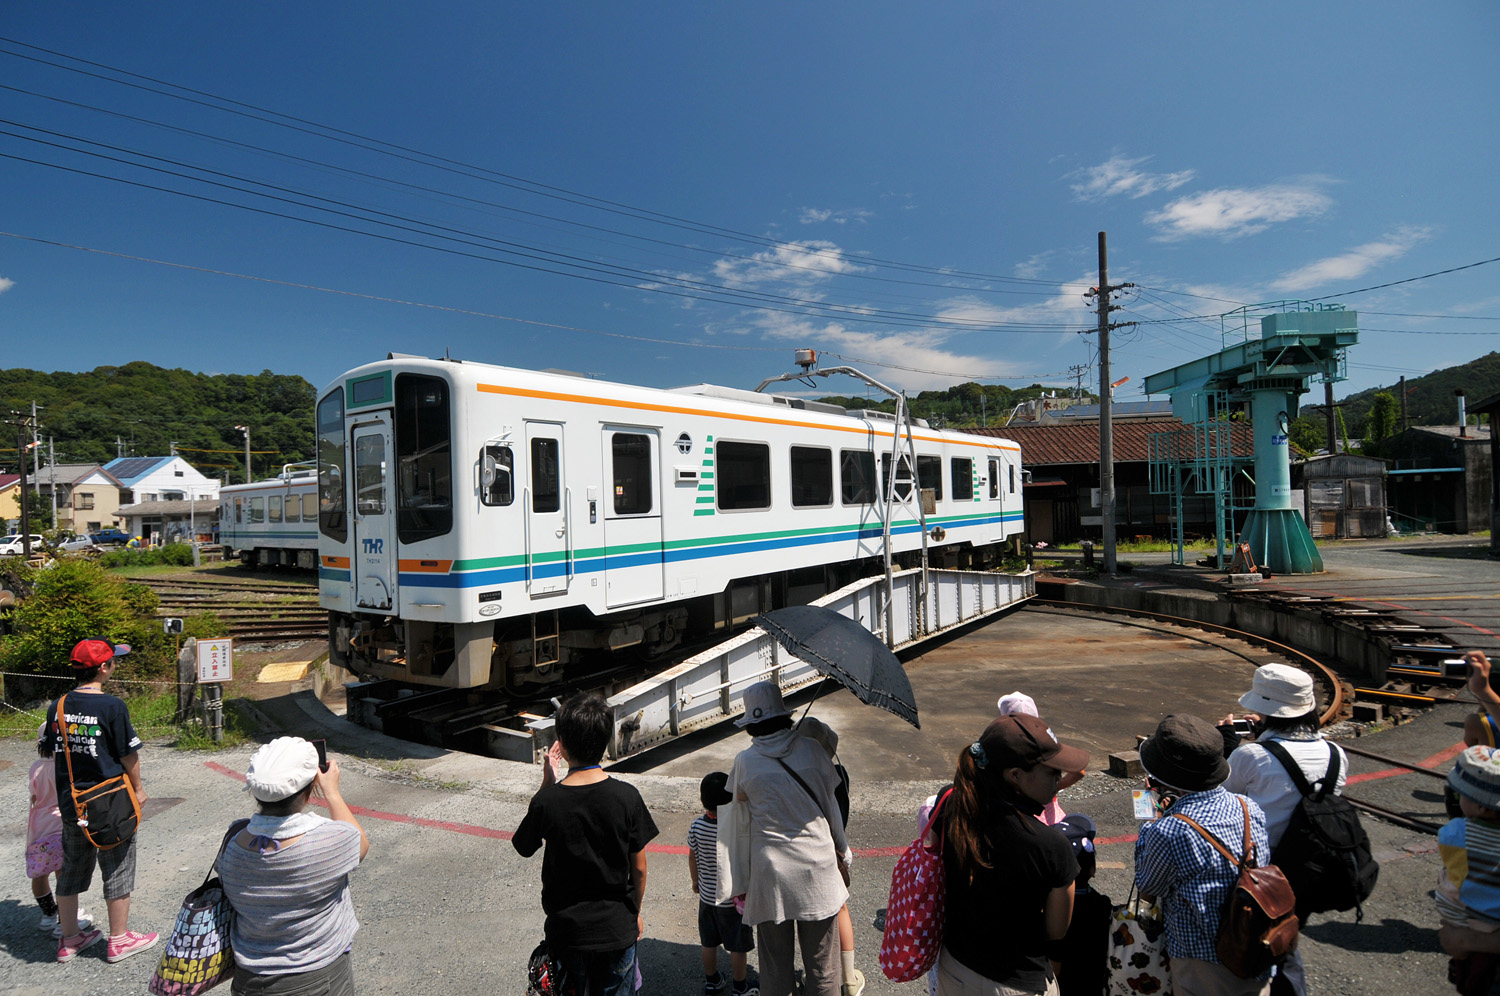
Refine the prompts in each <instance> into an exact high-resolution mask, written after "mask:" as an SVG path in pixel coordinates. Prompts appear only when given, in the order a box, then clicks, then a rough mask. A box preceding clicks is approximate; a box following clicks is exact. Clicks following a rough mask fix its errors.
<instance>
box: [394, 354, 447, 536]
mask: <svg viewBox="0 0 1500 996" xmlns="http://www.w3.org/2000/svg"><path fill="white" fill-rule="evenodd" d="M452 440H453V426H452V420H451V419H450V418H449V404H448V382H447V381H445V380H443V379H442V378H441V377H428V376H424V375H421V374H397V375H396V481H397V484H396V538H397V539H399V540H400V541H401V542H402V543H415V542H417V541H418V540H424V539H430V538H432V537H433V536H441V535H443V534H444V533H447V532H449V531H450V530H452V528H453V458H452Z"/></svg>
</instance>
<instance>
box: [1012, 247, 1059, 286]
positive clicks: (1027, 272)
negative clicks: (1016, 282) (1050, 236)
mask: <svg viewBox="0 0 1500 996" xmlns="http://www.w3.org/2000/svg"><path fill="white" fill-rule="evenodd" d="M1051 258H1052V250H1051V249H1049V250H1047V251H1046V252H1039V253H1036V254H1035V255H1033V256H1032V257H1031V258H1030V259H1028V260H1025V261H1023V262H1020V263H1017V264H1016V265H1015V266H1014V267H1012V273H1013V274H1014V275H1015V276H1017V277H1020V278H1021V279H1022V280H1035V279H1037V278H1038V277H1040V276H1041V275H1042V274H1043V273H1045V272H1046V270H1047V261H1048V260H1049V259H1051Z"/></svg>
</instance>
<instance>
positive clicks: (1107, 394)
mask: <svg viewBox="0 0 1500 996" xmlns="http://www.w3.org/2000/svg"><path fill="white" fill-rule="evenodd" d="M1134 286H1135V284H1113V285H1112V284H1110V282H1109V249H1108V246H1107V244H1106V239H1105V233H1104V232H1100V233H1099V286H1098V287H1095V288H1094V289H1093V290H1092V291H1091V292H1090V293H1089V294H1087V295H1085V297H1089V296H1097V297H1098V298H1099V309H1098V310H1099V510H1100V512H1101V513H1102V514H1101V516H1100V519H1101V524H1102V527H1103V532H1104V573H1106V574H1114V573H1115V436H1114V425H1113V423H1112V422H1111V415H1112V407H1113V400H1114V399H1113V398H1112V397H1111V385H1110V381H1109V332H1110V329H1118V328H1125V327H1126V326H1130V325H1134V324H1135V322H1114V323H1112V322H1110V320H1109V313H1110V312H1111V311H1114V310H1115V308H1114V307H1113V306H1112V305H1111V304H1110V303H1109V296H1110V294H1112V293H1114V292H1115V291H1117V290H1123V289H1125V288H1126V287H1134Z"/></svg>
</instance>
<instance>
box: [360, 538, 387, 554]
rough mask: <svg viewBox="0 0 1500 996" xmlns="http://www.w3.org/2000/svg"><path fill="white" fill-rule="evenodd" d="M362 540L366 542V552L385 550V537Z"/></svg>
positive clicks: (381, 551) (382, 551)
mask: <svg viewBox="0 0 1500 996" xmlns="http://www.w3.org/2000/svg"><path fill="white" fill-rule="evenodd" d="M360 542H362V543H364V545H365V553H384V552H385V540H383V539H367V540H361V541H360Z"/></svg>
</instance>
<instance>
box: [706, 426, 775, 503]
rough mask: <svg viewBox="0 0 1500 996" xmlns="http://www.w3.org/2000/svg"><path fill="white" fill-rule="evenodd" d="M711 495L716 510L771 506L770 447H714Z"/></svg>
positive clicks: (730, 445) (741, 444) (742, 445)
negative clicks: (715, 504)
mask: <svg viewBox="0 0 1500 996" xmlns="http://www.w3.org/2000/svg"><path fill="white" fill-rule="evenodd" d="M714 474H715V477H714V493H715V498H716V500H717V502H718V505H719V508H721V509H724V510H726V511H732V510H735V509H750V508H770V507H771V447H769V446H767V445H766V444H765V443H726V442H724V441H723V440H722V439H721V440H719V441H717V442H716V443H715V444H714Z"/></svg>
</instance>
